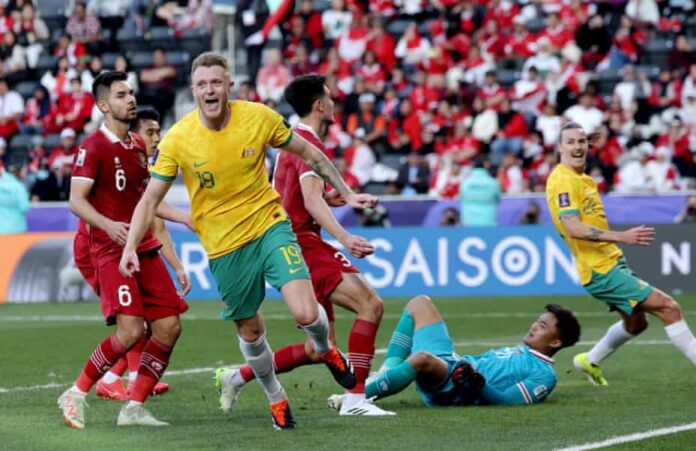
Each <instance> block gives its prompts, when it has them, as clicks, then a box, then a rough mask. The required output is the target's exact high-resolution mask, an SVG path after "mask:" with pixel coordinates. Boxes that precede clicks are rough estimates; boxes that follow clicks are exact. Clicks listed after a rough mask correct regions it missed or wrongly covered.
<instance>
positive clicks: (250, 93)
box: [235, 81, 261, 102]
mask: <svg viewBox="0 0 696 451" xmlns="http://www.w3.org/2000/svg"><path fill="white" fill-rule="evenodd" d="M235 99H237V100H246V101H247V102H259V101H260V100H261V99H260V98H259V96H258V94H256V91H254V85H252V84H251V82H250V81H244V82H242V83H240V84H239V89H237V95H236V97H235Z"/></svg>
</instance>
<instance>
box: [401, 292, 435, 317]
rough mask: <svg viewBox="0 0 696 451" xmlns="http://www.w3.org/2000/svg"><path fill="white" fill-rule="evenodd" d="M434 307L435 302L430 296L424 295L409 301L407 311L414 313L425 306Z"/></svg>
mask: <svg viewBox="0 0 696 451" xmlns="http://www.w3.org/2000/svg"><path fill="white" fill-rule="evenodd" d="M432 305H433V300H432V299H430V296H426V295H424V294H419V295H418V296H416V297H415V298H413V299H411V300H410V301H408V304H406V310H408V311H409V312H411V313H413V312H414V311H415V310H418V309H419V308H422V307H424V306H432Z"/></svg>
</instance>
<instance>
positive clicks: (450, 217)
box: [440, 207, 459, 227]
mask: <svg viewBox="0 0 696 451" xmlns="http://www.w3.org/2000/svg"><path fill="white" fill-rule="evenodd" d="M458 225H459V212H458V211H457V209H456V208H452V207H449V208H447V209H445V211H444V212H442V217H441V218H440V226H442V227H456V226H458Z"/></svg>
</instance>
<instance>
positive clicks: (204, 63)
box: [191, 52, 230, 78]
mask: <svg viewBox="0 0 696 451" xmlns="http://www.w3.org/2000/svg"><path fill="white" fill-rule="evenodd" d="M214 66H220V67H222V68H223V69H225V72H227V73H228V74H229V73H230V65H229V63H228V62H227V58H225V57H224V56H222V55H219V54H217V53H213V52H204V53H201V54H200V55H198V56H197V57H196V59H195V60H193V63H191V77H192V78H193V73H194V72H196V69H198V68H199V67H214Z"/></svg>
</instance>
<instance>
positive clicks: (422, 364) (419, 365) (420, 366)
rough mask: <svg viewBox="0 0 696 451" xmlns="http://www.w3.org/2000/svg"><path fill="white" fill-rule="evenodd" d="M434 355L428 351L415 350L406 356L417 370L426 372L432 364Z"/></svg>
mask: <svg viewBox="0 0 696 451" xmlns="http://www.w3.org/2000/svg"><path fill="white" fill-rule="evenodd" d="M434 358H435V357H434V356H433V355H432V354H430V353H428V352H422V351H421V352H417V353H415V354H413V355H412V356H411V357H409V358H408V361H409V363H410V364H411V366H412V367H413V369H414V370H416V371H417V372H419V373H420V372H427V371H428V369H429V368H430V367H431V366H432V365H433V359H434Z"/></svg>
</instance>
